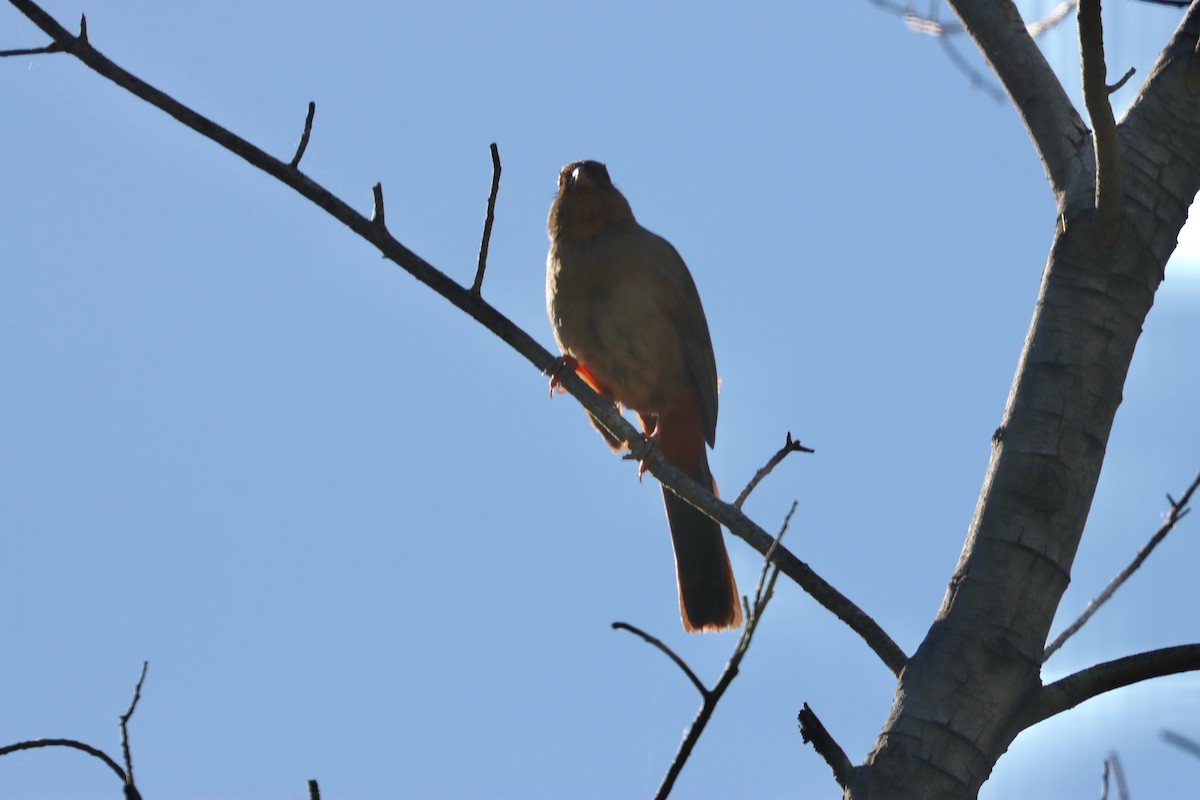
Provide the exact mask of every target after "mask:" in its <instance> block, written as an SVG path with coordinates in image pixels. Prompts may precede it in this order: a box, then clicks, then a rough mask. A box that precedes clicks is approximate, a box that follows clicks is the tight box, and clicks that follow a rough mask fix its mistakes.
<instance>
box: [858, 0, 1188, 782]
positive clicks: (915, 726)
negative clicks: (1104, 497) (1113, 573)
mask: <svg viewBox="0 0 1200 800" xmlns="http://www.w3.org/2000/svg"><path fill="white" fill-rule="evenodd" d="M959 5H961V6H968V8H957V7H956V11H958V12H959V13H960V18H962V19H963V21H964V25H966V27H967V28H968V30H969V32H970V33H971V35H972V36H973V37H974V38H976V40H977V41H978V42H979V44H980V47H981V49H982V50H983V51H984V52H985V54H990V52H991V51H993V50H994V49H995V47H996V46H997V41H998V38H997V34H996V31H994V30H990V29H988V25H989V24H990V21H989V20H985V19H982V17H984V16H986V15H987V14H988V13H990V12H988V11H984V10H980V9H979V8H976V7H972V6H974V5H975V4H969V3H965V4H959ZM994 8H995V7H994V6H993V9H994ZM1197 18H1198V15H1197V12H1196V6H1193V8H1192V10H1191V11H1190V12H1189V14H1188V16H1187V18H1186V19H1185V21H1184V23H1183V24H1182V25H1181V27H1180V30H1179V31H1177V32H1176V35H1175V36H1174V38H1173V39H1172V41H1171V44H1170V45H1168V47H1167V49H1166V50H1164V52H1163V54H1162V56H1161V57H1160V59H1159V63H1158V64H1157V65H1156V66H1155V68H1154V70H1153V72H1152V73H1151V75H1150V76H1149V78H1148V79H1147V81H1146V85H1145V86H1144V87H1143V89H1142V92H1141V93H1140V95H1139V97H1138V99H1137V100H1136V101H1135V103H1134V106H1133V107H1132V108H1131V110H1130V112H1129V113H1128V115H1127V116H1126V118H1125V119H1124V120H1123V121H1122V122H1121V124H1120V125H1119V126H1118V143H1119V156H1120V158H1119V162H1120V163H1119V166H1120V170H1121V183H1120V186H1121V192H1120V195H1119V206H1118V215H1117V222H1116V225H1115V226H1104V225H1101V224H1100V223H1099V221H1098V216H1097V212H1096V210H1095V207H1094V205H1095V204H1094V202H1093V198H1094V197H1095V168H1094V156H1093V153H1094V151H1093V149H1092V148H1093V139H1092V137H1091V136H1090V135H1088V134H1087V132H1086V131H1073V130H1062V129H1061V127H1062V124H1061V120H1062V119H1068V120H1069V115H1059V120H1060V130H1059V131H1058V132H1057V135H1058V136H1059V137H1060V138H1059V139H1058V141H1057V142H1056V143H1053V144H1051V143H1048V142H1045V141H1039V135H1041V136H1044V135H1045V134H1046V131H1044V130H1039V129H1038V124H1039V123H1038V121H1037V120H1035V119H1033V117H1034V116H1035V115H1040V114H1044V113H1045V109H1043V108H1037V107H1036V104H1037V103H1038V101H1039V99H1040V98H1038V97H1037V96H1036V95H1034V96H1033V97H1032V98H1031V97H1030V96H1029V95H1023V96H1022V95H1020V93H1018V92H1017V91H1014V90H1013V86H1014V85H1016V84H1017V81H1016V80H1012V81H1010V80H1006V79H1005V74H1004V66H1003V65H997V64H995V63H994V60H993V67H994V68H996V71H997V73H998V74H1000V75H1001V78H1002V80H1005V84H1006V86H1007V87H1009V89H1010V93H1011V94H1012V96H1013V99H1014V103H1016V104H1017V105H1018V109H1019V110H1021V111H1022V114H1023V116H1024V117H1025V118H1026V122H1027V125H1028V126H1029V127H1030V133H1031V135H1032V136H1033V137H1034V139H1035V144H1037V145H1038V147H1039V152H1040V153H1041V155H1042V157H1043V161H1044V162H1045V163H1046V168H1047V175H1048V177H1049V178H1050V181H1051V185H1052V188H1053V189H1054V190H1055V191H1056V195H1057V196H1058V197H1059V198H1060V200H1059V208H1060V215H1059V218H1058V222H1057V225H1056V230H1055V237H1054V242H1053V244H1052V246H1051V249H1050V256H1049V259H1048V261H1047V264H1046V267H1045V271H1044V274H1043V277H1042V285H1041V291H1040V293H1039V296H1038V302H1037V307H1036V310H1035V312H1034V315H1033V321H1032V323H1031V324H1030V328H1029V333H1028V335H1027V336H1026V340H1025V347H1024V350H1023V352H1022V354H1021V358H1020V361H1019V363H1018V366H1017V372H1016V376H1015V378H1014V382H1013V387H1012V390H1011V392H1010V394H1009V398H1008V404H1007V407H1006V408H1005V411H1004V417H1003V421H1002V423H1001V427H1000V428H999V429H998V430H997V431H996V435H995V436H994V438H993V446H992V457H991V461H990V463H989V465H988V470H987V474H986V476H985V478H984V483H983V489H982V491H981V493H980V497H979V501H978V504H977V506H976V510H975V515H974V518H973V519H972V521H971V527H970V531H969V534H968V537H967V541H966V544H965V546H964V549H963V553H962V556H961V557H960V559H959V563H958V566H957V568H956V569H955V571H954V575H953V577H952V578H951V581H950V585H949V587H948V588H947V591H946V596H945V598H944V600H943V602H942V607H941V609H940V610H939V612H938V615H937V617H936V620H935V622H934V624H933V626H932V627H931V628H930V630H929V633H928V635H927V636H926V638H925V640H924V642H923V643H922V644H921V646H920V648H919V649H918V650H917V652H916V653H915V654H914V655H913V657H912V658H911V659H910V660H909V662H908V664H907V666H906V668H905V669H904V671H903V672H902V673H901V676H900V680H899V684H898V686H897V690H896V695H895V698H894V700H893V705H892V709H891V713H890V714H889V715H888V718H887V721H886V723H885V724H884V727H883V731H882V733H881V734H880V736H879V738H878V740H877V741H876V744H875V748H874V749H873V751H872V752H871V754H870V755H869V757H868V758H867V760H866V762H865V763H864V764H863V766H861V767H859V768H858V769H857V770H856V771H855V776H854V779H853V781H852V782H851V784H850V785H849V786H848V787H847V789H846V797H848V798H868V797H869V798H916V797H920V798H927V799H928V798H972V797H975V796H976V795H977V793H978V791H979V788H980V787H981V786H982V784H983V782H984V781H985V780H987V778H988V776H989V775H990V773H991V771H992V768H993V766H994V765H995V763H996V761H997V760H998V759H999V757H1000V756H1001V755H1002V754H1003V753H1004V752H1005V750H1006V749H1007V748H1008V746H1009V744H1010V743H1011V742H1012V740H1013V739H1014V738H1015V737H1016V735H1017V734H1018V733H1019V732H1020V731H1021V730H1023V729H1024V728H1025V727H1028V726H1029V725H1030V724H1034V723H1036V722H1037V721H1040V719H1043V718H1044V717H1045V716H1047V715H1048V714H1038V713H1035V712H1031V711H1030V709H1031V708H1036V707H1037V704H1038V702H1039V699H1041V694H1042V683H1041V674H1040V673H1041V664H1042V652H1043V647H1044V644H1045V642H1046V637H1047V635H1048V633H1049V629H1050V624H1051V622H1052V621H1053V619H1054V615H1055V611H1056V609H1057V608H1058V603H1059V601H1060V599H1061V597H1062V595H1063V592H1064V591H1065V590H1066V588H1067V584H1068V582H1069V580H1070V571H1071V565H1072V562H1073V560H1074V557H1075V552H1076V549H1077V548H1078V546H1079V541H1080V538H1081V536H1082V534H1083V528H1084V523H1085V522H1086V520H1087V515H1088V509H1089V508H1090V506H1091V502H1092V497H1093V494H1094V493H1095V490H1096V484H1097V481H1098V479H1099V476H1100V468H1101V464H1102V463H1103V459H1104V452H1105V448H1106V446H1107V443H1108V437H1109V433H1110V431H1111V429H1112V423H1113V418H1114V415H1115V414H1116V410H1117V406H1118V405H1120V402H1121V394H1122V387H1123V385H1124V382H1125V377H1126V374H1127V372H1128V370H1129V364H1130V361H1131V359H1132V357H1133V352H1134V347H1135V346H1136V344H1137V340H1138V337H1139V336H1140V334H1141V331H1142V323H1143V321H1144V320H1145V317H1146V314H1147V313H1148V312H1149V310H1150V306H1151V305H1152V303H1153V300H1154V292H1155V290H1156V289H1157V288H1158V286H1159V284H1160V283H1161V281H1162V278H1163V271H1164V268H1165V265H1166V261H1167V258H1168V257H1169V256H1170V254H1171V252H1172V251H1173V250H1174V248H1175V244H1176V238H1177V235H1178V232H1179V230H1180V228H1181V227H1182V226H1183V223H1184V221H1185V220H1186V218H1187V208H1188V205H1189V204H1190V203H1191V201H1192V199H1193V198H1194V197H1195V195H1196V192H1197V190H1200V98H1198V97H1197V92H1198V91H1200V57H1198V56H1197V54H1196V52H1195V48H1196V42H1197V35H1196V34H1197V28H1198V25H1197ZM981 26H982V27H981ZM1006 33H1012V31H1011V30H1009V31H1007V32H1006ZM1006 55H1011V53H1008V54H1006ZM1024 77H1025V78H1026V79H1028V77H1029V76H1028V75H1026V76H1024ZM1044 79H1045V76H1043V80H1044ZM1023 103H1025V104H1026V105H1025V106H1023V105H1022V104H1023ZM1072 137H1075V138H1077V139H1078V141H1077V145H1078V151H1077V152H1076V153H1074V154H1071V153H1069V152H1068V153H1065V154H1063V153H1062V152H1061V145H1062V141H1063V140H1064V139H1070V138H1072ZM1055 148H1058V150H1059V153H1060V155H1058V156H1056V155H1055ZM1052 160H1053V163H1051V161H1052ZM968 257H969V256H968ZM964 261H967V259H964ZM1102 690H1103V689H1100V688H1098V689H1097V691H1096V692H1093V693H1092V694H1095V693H1098V692H1099V691H1102ZM1088 696H1091V695H1088ZM1057 710H1064V709H1061V708H1059V709H1057ZM1057 710H1056V711H1053V712H1051V713H1057Z"/></svg>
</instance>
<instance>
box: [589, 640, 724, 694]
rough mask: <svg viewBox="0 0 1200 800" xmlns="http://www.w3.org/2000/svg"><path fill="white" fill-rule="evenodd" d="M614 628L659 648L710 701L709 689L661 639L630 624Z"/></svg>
mask: <svg viewBox="0 0 1200 800" xmlns="http://www.w3.org/2000/svg"><path fill="white" fill-rule="evenodd" d="M612 627H613V630H615V631H616V630H624V631H629V632H630V633H632V634H633V635H635V636H640V637H641V638H642V640H643V641H645V642H646V643H647V644H649V645H651V646H652V647H656V648H658V649H659V651H661V652H662V653H663V654H664V655H666V657H667V658H669V659H671V660H672V661H674V662H675V666H677V667H679V668H680V669H681V670H683V674H684V675H686V676H687V679H688V680H689V681H691V682H692V685H693V686H695V687H696V691H698V692H699V693H700V696H701V697H703V698H705V699H706V700H707V699H708V687H706V686H705V685H704V684H703V683H702V682H701V681H700V679H699V678H698V677H696V673H695V672H693V671H692V668H691V667H689V666H688V665H687V662H686V661H684V660H683V659H682V658H680V657H679V655H677V654H676V653H675V651H674V650H672V649H671V648H670V647H668V646H667V645H666V644H664V643H663V641H662V639H659V638H657V637H655V636H651V635H650V634H648V633H646V632H645V631H644V630H642V629H641V628H638V627H636V626H634V625H630V624H629V623H628V622H614V623H613V624H612Z"/></svg>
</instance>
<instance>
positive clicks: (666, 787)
mask: <svg viewBox="0 0 1200 800" xmlns="http://www.w3.org/2000/svg"><path fill="white" fill-rule="evenodd" d="M795 513H796V503H795V501H793V502H792V507H791V508H790V509H789V510H788V513H787V515H786V516H785V517H784V518H783V524H782V525H781V526H780V528H779V535H778V536H776V537H775V544H774V547H773V548H772V550H770V551H768V553H767V557H766V558H765V559H764V560H763V568H762V572H761V573H760V575H759V577H758V585H757V586H756V587H755V588H754V604H753V606H751V605H750V603H749V602H748V601H746V599H745V598H742V602H743V603H745V604H746V625H745V627H743V628H742V635H741V636H740V637H739V638H738V642H737V644H736V645H734V648H733V653H732V654H731V655H730V656H729V661H728V662H727V663H726V664H725V669H723V670H722V671H721V677H720V678H718V679H717V682H716V684H715V685H714V686H713V688H712V689H705V688H704V685H703V684H702V683H701V682H700V680H699V679H698V678H696V676H695V673H694V672H692V671H691V670H690V669H689V668H688V667H687V665H686V664H684V663H683V660H682V659H680V658H678V657H677V656H675V655H674V654H673V653H671V651H670V650H669V649H667V648H666V646H665V645H661V643H660V644H659V645H658V646H659V649H661V650H663V651H664V652H666V653H667V654H668V655H670V656H671V658H672V659H674V660H675V663H676V664H678V665H679V666H680V667H681V668H682V669H683V670H684V672H685V673H686V674H687V675H688V677H689V678H691V680H692V682H693V683H694V684H695V685H696V688H698V689H699V690H700V696H701V697H702V698H703V700H702V702H701V703H700V710H699V711H697V712H696V717H695V719H693V720H692V724H691V725H690V726H689V727H688V730H687V733H685V734H684V737H683V741H682V742H680V744H679V750H677V751H676V753H675V757H674V758H673V759H671V764H670V766H669V767H668V768H667V774H666V775H664V776H663V780H662V783H661V784H659V787H658V791H657V792H655V793H654V800H665V798H666V797H667V796H668V795H669V794H670V793H671V789H672V787H674V786H675V781H676V779H678V778H679V774H680V773H681V772H683V767H684V765H685V764H686V763H687V760H688V758H689V757H690V756H691V754H692V750H693V749H694V748H695V746H696V742H698V741H699V740H700V734H702V733H704V729H705V727H706V726H707V725H708V721H709V719H711V718H712V714H713V711H715V710H716V708H717V703H719V702H721V697H722V696H723V695H724V694H725V690H726V689H728V688H729V685H730V684H731V683H733V679H734V678H736V677H737V674H738V668H739V667H740V666H741V663H742V658H744V657H745V655H746V651H747V650H748V649H749V648H750V642H751V640H753V638H754V632H755V631H756V630H758V623H759V622H760V621H761V620H762V615H763V612H764V611H766V610H767V603H769V602H770V600H771V597H772V596H773V595H774V593H775V580H776V578H778V577H779V567H778V566H776V565H774V564H772V562H771V555H772V553H773V551H774V549H776V548H778V547H779V540H780V539H782V538H783V534H785V533H786V532H787V529H788V524H789V523H790V522H791V520H792V515H793V514H795ZM613 627H616V625H615V624H614V626H613ZM625 627H627V628H628V627H629V626H625ZM641 635H642V636H643V638H647V640H648V641H649V640H650V639H651V638H652V637H647V636H646V635H645V634H641ZM655 641H657V640H655ZM651 643H653V642H651Z"/></svg>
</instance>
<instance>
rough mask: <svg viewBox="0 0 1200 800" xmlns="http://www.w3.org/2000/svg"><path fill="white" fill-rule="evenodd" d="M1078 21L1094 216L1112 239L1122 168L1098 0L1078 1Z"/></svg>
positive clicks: (1103, 230) (1102, 233)
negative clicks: (1093, 161)
mask: <svg viewBox="0 0 1200 800" xmlns="http://www.w3.org/2000/svg"><path fill="white" fill-rule="evenodd" d="M1078 22H1079V53H1080V56H1081V58H1080V62H1081V70H1082V75H1083V102H1084V105H1086V106H1087V112H1088V117H1090V118H1091V120H1092V144H1093V146H1092V149H1093V151H1094V152H1095V156H1096V186H1095V204H1096V214H1097V217H1098V222H1099V223H1100V231H1101V235H1102V236H1106V237H1108V236H1115V235H1116V221H1117V211H1118V209H1119V208H1120V198H1121V165H1120V157H1119V155H1118V152H1117V120H1116V118H1115V117H1113V111H1112V105H1111V104H1110V103H1109V102H1108V95H1109V90H1108V82H1107V81H1108V67H1107V66H1105V64H1104V25H1103V23H1102V22H1101V19H1100V0H1079V11H1078Z"/></svg>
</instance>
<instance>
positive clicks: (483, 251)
mask: <svg viewBox="0 0 1200 800" xmlns="http://www.w3.org/2000/svg"><path fill="white" fill-rule="evenodd" d="M489 149H490V150H491V151H492V190H491V192H489V193H488V201H487V215H486V216H485V217H484V218H483V239H482V240H481V241H480V242H479V266H478V267H477V268H476V269H475V282H474V283H473V284H471V294H473V295H475V296H476V297H478V296H479V293H480V292H481V291H483V272H484V270H486V269H487V255H488V245H489V244H491V241H492V223H493V222H494V221H495V220H496V193H497V192H499V191H500V148H498V147H497V146H496V143H495V142H492V143H491V145H490V147H489Z"/></svg>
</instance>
